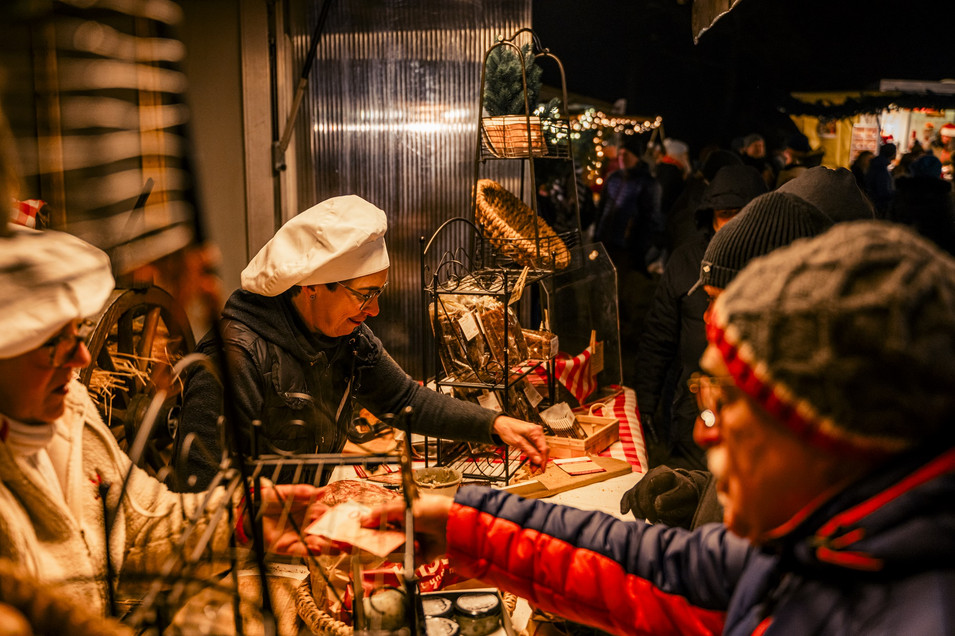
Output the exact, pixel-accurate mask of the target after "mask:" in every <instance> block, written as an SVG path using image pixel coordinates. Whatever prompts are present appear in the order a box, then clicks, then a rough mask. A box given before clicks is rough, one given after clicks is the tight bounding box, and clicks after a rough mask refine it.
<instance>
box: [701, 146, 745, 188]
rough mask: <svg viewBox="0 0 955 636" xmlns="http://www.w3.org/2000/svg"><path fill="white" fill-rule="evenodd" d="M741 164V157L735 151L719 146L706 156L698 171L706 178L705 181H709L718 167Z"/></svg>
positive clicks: (718, 169)
mask: <svg viewBox="0 0 955 636" xmlns="http://www.w3.org/2000/svg"><path fill="white" fill-rule="evenodd" d="M741 165H743V159H742V158H741V157H740V156H739V155H738V154H737V153H735V152H731V151H729V150H723V149H722V148H720V149H718V150H714V151H713V152H711V153H710V154H709V155H707V156H706V160H705V161H704V162H703V166H702V168H700V172H702V173H703V178H704V179H706V181H707V182H710V181H712V180H713V177H715V176H716V173H717V172H719V171H720V168H724V167H726V166H741Z"/></svg>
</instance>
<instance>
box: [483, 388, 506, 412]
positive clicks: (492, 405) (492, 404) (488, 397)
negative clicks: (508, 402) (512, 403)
mask: <svg viewBox="0 0 955 636" xmlns="http://www.w3.org/2000/svg"><path fill="white" fill-rule="evenodd" d="M478 404H480V405H481V406H483V407H484V408H486V409H490V410H492V411H500V410H501V401H500V400H498V399H497V394H496V393H491V392H489V391H484V392H483V393H482V394H481V395H479V396H478Z"/></svg>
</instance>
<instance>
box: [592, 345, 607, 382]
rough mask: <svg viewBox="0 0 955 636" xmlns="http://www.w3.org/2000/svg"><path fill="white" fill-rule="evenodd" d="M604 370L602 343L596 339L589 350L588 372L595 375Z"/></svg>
mask: <svg viewBox="0 0 955 636" xmlns="http://www.w3.org/2000/svg"><path fill="white" fill-rule="evenodd" d="M603 370H604V343H603V341H598V342H595V343H594V348H593V349H591V350H590V373H591V375H597V374H598V373H600V372H601V371H603Z"/></svg>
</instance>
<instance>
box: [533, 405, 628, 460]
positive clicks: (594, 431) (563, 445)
mask: <svg viewBox="0 0 955 636" xmlns="http://www.w3.org/2000/svg"><path fill="white" fill-rule="evenodd" d="M577 422H578V423H580V427H581V428H582V429H584V432H585V433H587V437H586V438H585V439H573V438H570V437H557V436H553V435H548V436H547V437H546V439H547V444H548V445H549V446H550V456H551V457H554V458H561V457H584V456H586V455H597V454H599V453H601V452H602V451H604V450H606V449H607V448H610V445H611V444H613V443H614V442H616V441H617V440H619V439H620V420H618V419H617V418H615V417H598V416H596V415H580V414H578V415H577Z"/></svg>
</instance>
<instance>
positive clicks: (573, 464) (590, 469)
mask: <svg viewBox="0 0 955 636" xmlns="http://www.w3.org/2000/svg"><path fill="white" fill-rule="evenodd" d="M554 464H555V465H557V466H559V467H560V469H561V470H563V471H564V472H565V473H567V474H568V475H572V476H575V477H576V476H577V475H589V474H591V473H604V472H607V469H606V468H604V467H603V466H601V465H600V464H598V463H597V462H595V461H594V460H592V459H591V458H589V457H562V458H560V459H555V460H554Z"/></svg>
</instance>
